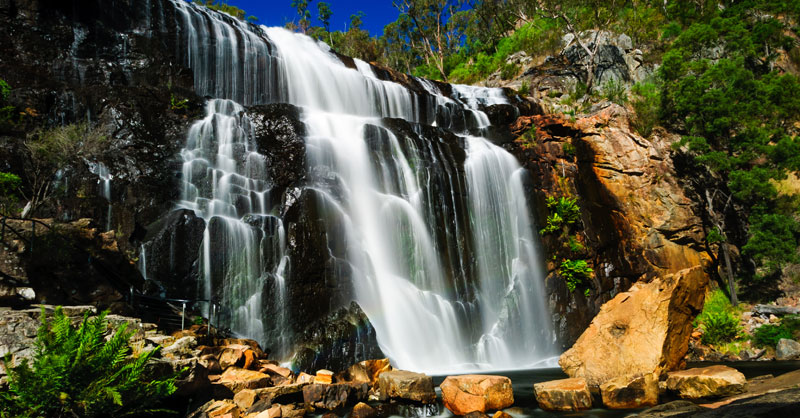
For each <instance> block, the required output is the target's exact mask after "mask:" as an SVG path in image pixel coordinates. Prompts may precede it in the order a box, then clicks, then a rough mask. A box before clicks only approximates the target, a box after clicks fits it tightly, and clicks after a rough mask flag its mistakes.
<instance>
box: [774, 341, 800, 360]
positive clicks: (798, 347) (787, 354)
mask: <svg viewBox="0 0 800 418" xmlns="http://www.w3.org/2000/svg"><path fill="white" fill-rule="evenodd" d="M775 359H777V360H797V359H800V343H799V342H797V341H795V340H790V339H787V338H781V339H780V341H778V346H777V347H776V350H775Z"/></svg>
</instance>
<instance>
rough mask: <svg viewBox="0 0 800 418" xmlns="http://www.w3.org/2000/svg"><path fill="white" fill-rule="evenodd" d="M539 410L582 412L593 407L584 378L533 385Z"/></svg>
mask: <svg viewBox="0 0 800 418" xmlns="http://www.w3.org/2000/svg"><path fill="white" fill-rule="evenodd" d="M533 392H534V393H535V394H536V401H537V402H539V408H542V409H544V410H545V411H581V410H584V409H590V408H591V407H592V394H591V392H589V386H588V385H587V384H586V380H585V379H583V378H580V377H578V378H571V379H561V380H552V381H549V382H543V383H536V384H534V385H533Z"/></svg>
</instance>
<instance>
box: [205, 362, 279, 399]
mask: <svg viewBox="0 0 800 418" xmlns="http://www.w3.org/2000/svg"><path fill="white" fill-rule="evenodd" d="M215 384H216V385H221V386H224V387H226V388H228V389H229V390H230V391H231V392H233V393H234V394H235V393H237V392H239V391H241V390H242V389H258V388H263V387H267V386H269V384H270V379H269V376H268V375H266V374H264V373H259V372H256V371H252V370H247V369H240V368H238V367H230V368H228V369H226V370H225V371H224V372H223V373H222V376H220V378H219V380H218V381H217V382H216V383H215Z"/></svg>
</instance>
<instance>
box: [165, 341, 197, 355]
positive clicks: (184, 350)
mask: <svg viewBox="0 0 800 418" xmlns="http://www.w3.org/2000/svg"><path fill="white" fill-rule="evenodd" d="M195 347H197V338H195V337H192V336H186V337H182V338H179V339H177V340H175V342H174V343H172V344H170V345H168V346H166V347H164V348H162V349H161V355H162V356H164V357H180V356H186V355H191V353H192V350H193V349H194V348H195Z"/></svg>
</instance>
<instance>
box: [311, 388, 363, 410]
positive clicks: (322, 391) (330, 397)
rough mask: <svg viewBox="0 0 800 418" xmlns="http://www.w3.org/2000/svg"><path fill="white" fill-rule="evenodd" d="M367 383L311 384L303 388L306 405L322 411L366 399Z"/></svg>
mask: <svg viewBox="0 0 800 418" xmlns="http://www.w3.org/2000/svg"><path fill="white" fill-rule="evenodd" d="M368 393H369V384H368V383H333V384H311V385H307V386H305V387H304V388H303V401H304V402H305V403H306V405H311V406H313V407H315V408H322V409H328V410H333V409H338V408H342V407H344V406H347V405H352V404H354V403H356V402H359V401H363V400H366V399H367V394H368Z"/></svg>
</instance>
